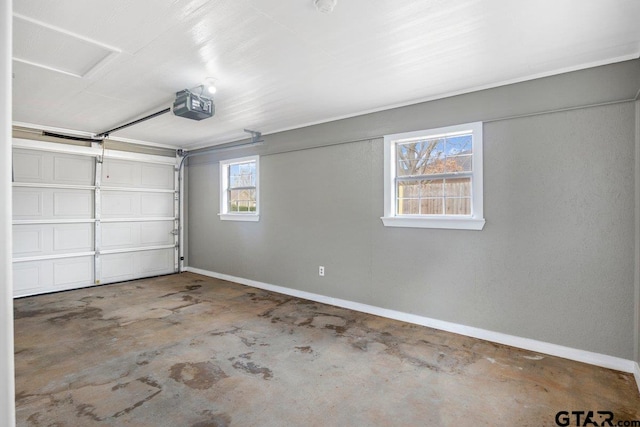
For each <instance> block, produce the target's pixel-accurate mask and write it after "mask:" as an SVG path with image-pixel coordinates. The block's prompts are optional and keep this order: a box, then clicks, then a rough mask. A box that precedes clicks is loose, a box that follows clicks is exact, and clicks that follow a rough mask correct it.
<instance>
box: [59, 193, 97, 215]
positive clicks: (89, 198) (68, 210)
mask: <svg viewBox="0 0 640 427" xmlns="http://www.w3.org/2000/svg"><path fill="white" fill-rule="evenodd" d="M93 197H94V196H93V191H91V190H65V191H54V192H53V216H54V217H55V218H61V217H63V218H93V210H94V208H93Z"/></svg>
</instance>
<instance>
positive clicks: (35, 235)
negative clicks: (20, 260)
mask: <svg viewBox="0 0 640 427" xmlns="http://www.w3.org/2000/svg"><path fill="white" fill-rule="evenodd" d="M42 234H43V227H42V226H39V225H36V226H29V225H23V226H14V227H13V254H14V256H16V255H17V256H37V255H42V253H43V236H42Z"/></svg>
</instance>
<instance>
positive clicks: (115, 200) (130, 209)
mask: <svg viewBox="0 0 640 427" xmlns="http://www.w3.org/2000/svg"><path fill="white" fill-rule="evenodd" d="M135 199H136V197H135V195H134V194H133V193H124V192H119V191H117V192H116V191H109V192H103V193H102V218H120V217H125V218H134V217H136V216H139V215H138V214H137V212H136V211H137V210H138V209H136V208H137V207H138V205H139V203H140V202H139V201H138V200H135Z"/></svg>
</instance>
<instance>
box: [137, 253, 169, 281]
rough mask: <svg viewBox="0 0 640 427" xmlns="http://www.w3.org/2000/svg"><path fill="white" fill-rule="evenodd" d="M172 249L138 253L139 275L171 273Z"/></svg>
mask: <svg viewBox="0 0 640 427" xmlns="http://www.w3.org/2000/svg"><path fill="white" fill-rule="evenodd" d="M173 252H174V249H173V248H171V249H160V250H156V251H144V252H140V253H138V254H137V255H138V257H139V264H140V270H139V271H140V274H141V275H143V276H149V275H154V274H165V273H173Z"/></svg>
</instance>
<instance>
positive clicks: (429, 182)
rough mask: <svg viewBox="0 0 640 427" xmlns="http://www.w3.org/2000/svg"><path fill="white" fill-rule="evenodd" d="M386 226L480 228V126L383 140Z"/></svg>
mask: <svg viewBox="0 0 640 427" xmlns="http://www.w3.org/2000/svg"><path fill="white" fill-rule="evenodd" d="M384 180H385V187H384V203H385V207H384V216H383V217H382V222H383V223H384V225H385V226H390V227H417V228H451V229H465V230H482V228H483V227H484V223H485V220H484V214H483V204H482V201H483V200H482V199H483V197H482V122H475V123H467V124H462V125H455V126H448V127H443V128H437V129H429V130H423V131H416V132H405V133H397V134H393V135H386V136H385V137H384Z"/></svg>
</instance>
